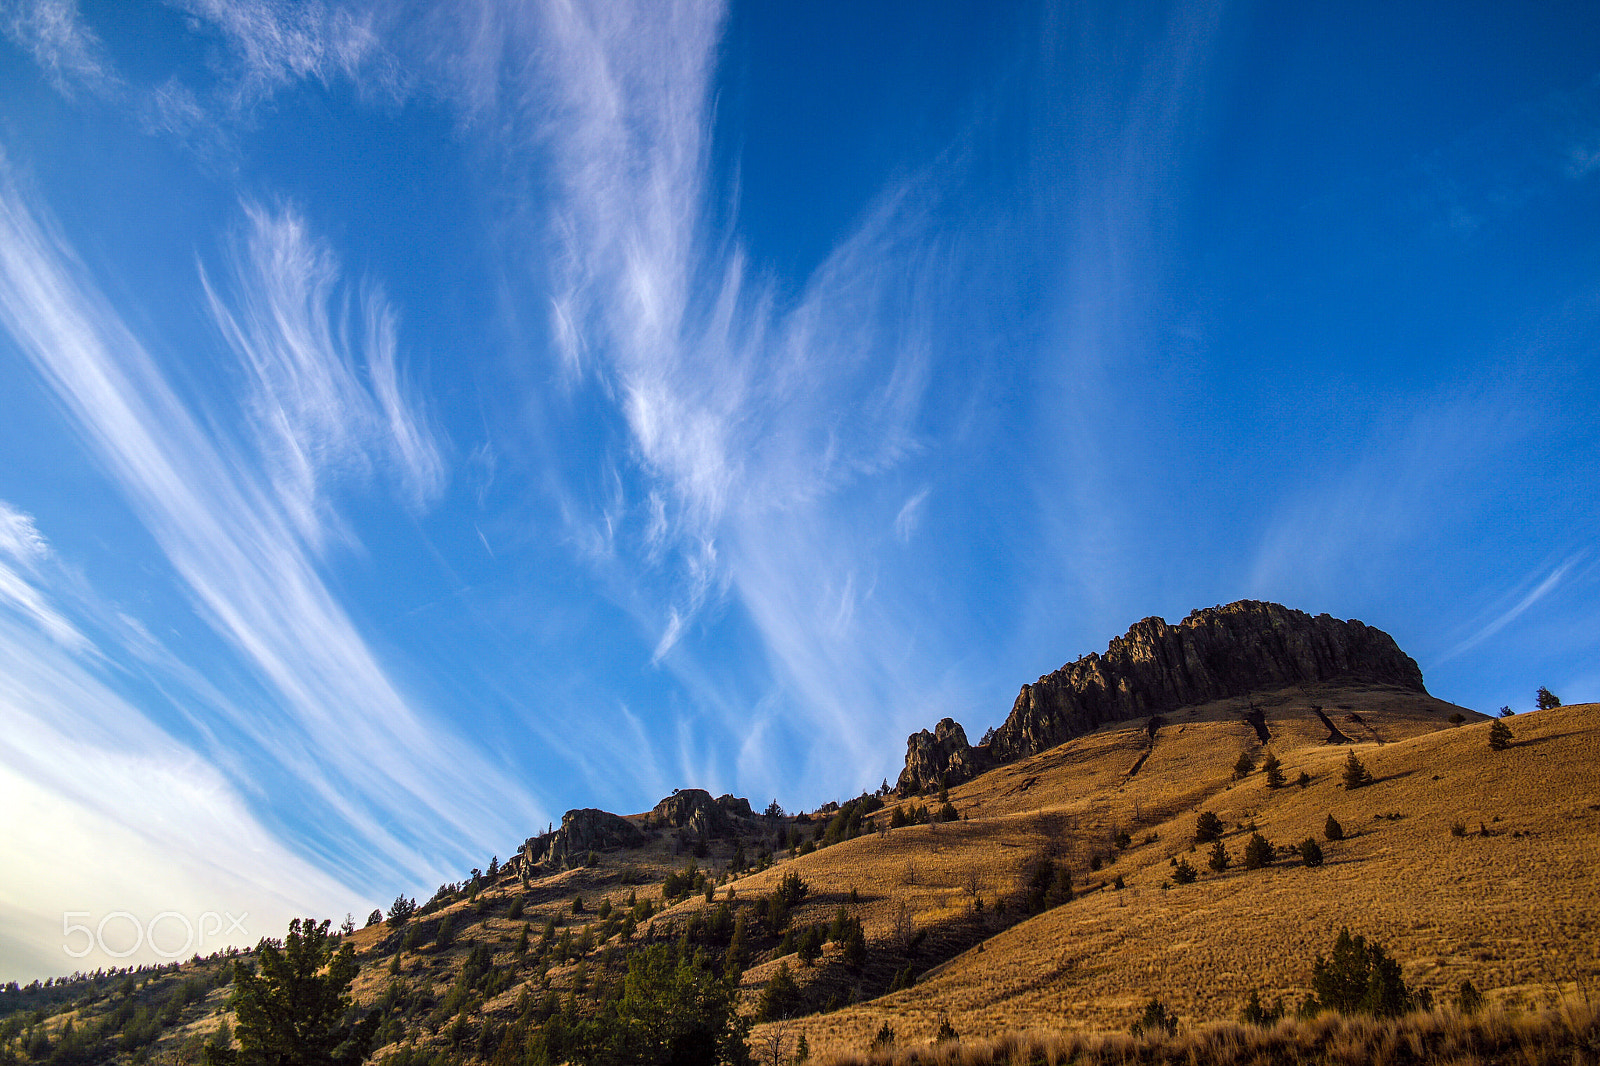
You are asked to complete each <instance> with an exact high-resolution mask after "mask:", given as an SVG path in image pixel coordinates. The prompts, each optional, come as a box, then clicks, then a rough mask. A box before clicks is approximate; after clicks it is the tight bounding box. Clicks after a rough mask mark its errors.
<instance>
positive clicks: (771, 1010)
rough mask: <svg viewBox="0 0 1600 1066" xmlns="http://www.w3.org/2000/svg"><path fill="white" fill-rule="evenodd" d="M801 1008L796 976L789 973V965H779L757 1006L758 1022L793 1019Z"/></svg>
mask: <svg viewBox="0 0 1600 1066" xmlns="http://www.w3.org/2000/svg"><path fill="white" fill-rule="evenodd" d="M801 1006H802V1001H801V999H800V986H799V985H798V984H796V983H795V979H794V974H792V973H790V972H789V963H788V962H787V961H785V962H780V963H778V972H777V973H775V974H773V975H772V980H770V981H768V982H767V987H766V988H765V989H763V990H762V993H761V999H760V1001H759V1002H758V1003H757V1004H756V1020H757V1021H762V1022H773V1021H777V1020H778V1019H780V1018H792V1017H794V1016H795V1015H796V1014H798V1013H799V1012H800V1009H801Z"/></svg>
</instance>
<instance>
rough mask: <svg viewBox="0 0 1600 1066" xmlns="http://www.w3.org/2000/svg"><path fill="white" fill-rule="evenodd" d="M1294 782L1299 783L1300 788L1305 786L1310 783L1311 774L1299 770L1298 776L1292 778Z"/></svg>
mask: <svg viewBox="0 0 1600 1066" xmlns="http://www.w3.org/2000/svg"><path fill="white" fill-rule="evenodd" d="M1294 783H1295V784H1297V785H1299V786H1300V787H1301V788H1305V787H1306V786H1307V785H1309V784H1311V775H1310V774H1308V773H1306V772H1305V771H1304V770H1301V771H1300V776H1299V777H1297V778H1295V779H1294Z"/></svg>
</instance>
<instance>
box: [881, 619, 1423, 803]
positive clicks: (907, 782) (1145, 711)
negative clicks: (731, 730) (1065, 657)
mask: <svg viewBox="0 0 1600 1066" xmlns="http://www.w3.org/2000/svg"><path fill="white" fill-rule="evenodd" d="M1341 680H1351V681H1366V682H1380V683H1384V684H1391V685H1396V686H1399V687H1401V688H1404V689H1408V690H1411V691H1414V692H1418V693H1422V694H1426V692H1427V690H1426V689H1425V688H1424V687H1423V684H1422V671H1421V670H1420V669H1418V667H1417V664H1416V661H1415V660H1414V659H1412V658H1411V657H1410V656H1409V655H1407V654H1406V653H1405V652H1403V651H1401V650H1400V646H1399V645H1398V644H1396V643H1395V641H1394V638H1393V637H1391V636H1389V634H1387V633H1385V632H1383V631H1382V630H1381V629H1374V628H1372V627H1371V626H1368V625H1365V624H1363V623H1361V622H1359V621H1356V620H1354V619H1351V620H1349V621H1340V620H1339V619H1337V618H1333V617H1331V616H1329V615H1326V614H1319V615H1316V616H1315V617H1313V616H1312V615H1309V614H1306V613H1305V612H1304V611H1296V610H1292V609H1290V608H1288V607H1283V606H1281V605H1279V604H1276V603H1262V602H1259V601H1256V600H1240V601H1239V602H1237V603H1230V604H1227V605H1226V606H1222V607H1207V608H1203V609H1201V610H1196V611H1192V612H1190V614H1189V616H1188V617H1187V618H1185V619H1184V620H1183V621H1182V622H1179V623H1178V624H1177V625H1175V626H1174V625H1168V624H1167V623H1166V621H1165V620H1163V619H1160V618H1146V619H1144V620H1143V621H1140V622H1136V623H1134V624H1133V626H1132V627H1130V628H1129V629H1128V632H1127V633H1126V634H1125V635H1124V636H1121V637H1117V638H1114V639H1113V640H1112V641H1111V643H1110V645H1109V646H1108V647H1107V648H1106V651H1105V654H1104V655H1100V654H1097V653H1090V654H1089V655H1086V656H1084V657H1083V658H1081V659H1078V660H1077V661H1076V662H1071V663H1068V664H1067V665H1065V666H1063V667H1061V669H1059V670H1056V671H1055V672H1054V673H1050V674H1046V675H1045V676H1044V677H1041V678H1040V679H1039V680H1038V681H1036V682H1034V683H1033V684H1031V685H1023V686H1022V691H1021V692H1019V693H1018V694H1017V699H1016V702H1015V703H1014V704H1012V707H1011V714H1010V715H1009V716H1008V717H1007V718H1006V720H1005V723H1004V724H1002V725H1001V726H1000V727H999V728H998V729H996V730H995V733H994V736H993V737H992V738H990V740H989V742H988V743H987V744H981V745H978V746H976V747H974V746H972V745H971V744H970V743H969V742H968V741H967V736H966V733H965V731H963V730H962V728H961V726H960V725H959V724H957V723H956V722H955V721H953V720H951V719H949V718H946V719H945V720H944V721H942V722H940V723H939V724H938V726H936V727H935V728H934V730H933V732H931V733H930V732H929V731H928V730H926V729H924V730H922V731H921V732H919V733H913V734H912V735H911V736H910V738H908V739H907V741H906V765H905V769H904V770H903V771H901V774H900V779H899V783H898V791H899V792H900V793H901V794H902V795H909V794H912V793H917V792H924V791H928V790H930V789H933V788H937V787H938V786H939V785H940V784H941V783H942V784H945V785H950V784H954V783H956V782H958V781H965V780H968V779H970V778H972V777H974V776H976V775H977V774H979V773H981V772H983V771H984V770H985V769H988V768H989V767H992V766H997V765H1000V764H1002V763H1007V762H1011V761H1014V760H1016V759H1020V758H1023V757H1024V756H1028V755H1032V754H1035V753H1037V752H1041V751H1044V750H1046V749H1047V748H1052V747H1054V746H1055V745H1057V744H1060V743H1062V742H1063V741H1066V740H1070V739H1072V738H1073V737H1077V736H1081V735H1083V734H1085V733H1088V732H1090V731H1091V730H1093V729H1096V728H1097V727H1099V726H1101V725H1104V724H1105V723H1107V722H1115V721H1122V720H1126V719H1131V718H1141V717H1145V716H1148V715H1155V714H1160V713H1163V712H1165V711H1171V710H1176V709H1177V708H1179V707H1188V706H1193V705H1195V704H1200V703H1205V702H1207V701H1210V700H1216V699H1225V698H1228V697H1235V696H1245V695H1248V694H1249V693H1251V692H1255V691H1260V690H1263V689H1274V688H1283V687H1285V686H1288V685H1295V684H1313V683H1317V682H1326V681H1341Z"/></svg>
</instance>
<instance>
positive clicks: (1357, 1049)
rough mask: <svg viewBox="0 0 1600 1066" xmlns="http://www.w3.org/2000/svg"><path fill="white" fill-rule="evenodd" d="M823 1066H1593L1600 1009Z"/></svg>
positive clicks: (1234, 1030)
mask: <svg viewBox="0 0 1600 1066" xmlns="http://www.w3.org/2000/svg"><path fill="white" fill-rule="evenodd" d="M817 1061H818V1066H1061V1064H1067V1063H1073V1064H1081V1066H1129V1064H1133V1063H1140V1064H1145V1063H1149V1064H1173V1066H1177V1064H1183V1066H1202V1064H1204V1066H1269V1064H1270V1066H1276V1064H1280V1063H1305V1064H1326V1066H1369V1064H1386V1063H1397V1064H1398V1063H1421V1062H1429V1063H1441V1064H1451V1066H1468V1064H1473V1066H1485V1064H1490V1063H1506V1064H1512V1063H1515V1064H1517V1066H1546V1064H1548V1066H1557V1064H1560V1066H1585V1064H1593V1063H1600V1005H1597V1004H1595V1003H1592V1002H1587V1001H1584V1000H1582V999H1576V998H1569V999H1567V1000H1565V1001H1563V1003H1562V1004H1561V1005H1560V1006H1559V1007H1556V1008H1553V1009H1550V1010H1546V1011H1539V1012H1534V1013H1521V1014H1518V1013H1511V1012H1508V1011H1504V1010H1494V1011H1489V1012H1486V1013H1483V1014H1481V1015H1477V1016H1462V1015H1459V1014H1455V1013H1452V1012H1447V1011H1439V1012H1427V1013H1417V1014H1411V1015H1407V1016H1406V1017H1404V1018H1397V1019H1377V1018H1364V1017H1342V1016H1338V1015H1322V1016H1319V1017H1317V1018H1313V1019H1310V1020H1305V1021H1300V1020H1288V1021H1284V1022H1280V1023H1278V1024H1276V1025H1272V1026H1265V1027H1256V1026H1248V1025H1239V1024H1236V1023H1231V1022H1220V1023H1212V1024H1209V1025H1205V1026H1201V1027H1199V1028H1196V1029H1191V1030H1187V1031H1181V1032H1179V1033H1177V1034H1176V1035H1173V1036H1167V1035H1158V1036H1154V1037H1148V1038H1136V1037H1133V1036H1129V1035H1126V1034H1121V1033H1114V1034H1103V1033H1101V1034H1097V1033H1082V1032H1078V1033H1064V1032H1032V1033H1007V1034H1004V1035H1002V1036H999V1037H994V1038H988V1039H977V1040H959V1039H958V1040H950V1041H945V1042H943V1043H938V1044H927V1043H924V1044H917V1045H912V1046H907V1045H906V1043H904V1042H898V1043H897V1044H896V1045H895V1046H893V1047H892V1048H887V1049H883V1050H880V1051H876V1052H866V1053H845V1054H840V1055H829V1056H822V1057H819V1059H818V1060H817Z"/></svg>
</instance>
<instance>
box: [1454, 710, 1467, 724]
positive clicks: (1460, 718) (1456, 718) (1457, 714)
mask: <svg viewBox="0 0 1600 1066" xmlns="http://www.w3.org/2000/svg"><path fill="white" fill-rule="evenodd" d="M1466 720H1467V716H1466V715H1464V714H1462V713H1461V712H1460V711H1456V712H1455V713H1454V714H1452V715H1451V716H1450V724H1451V725H1460V724H1461V723H1462V722H1465V721H1466Z"/></svg>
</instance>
